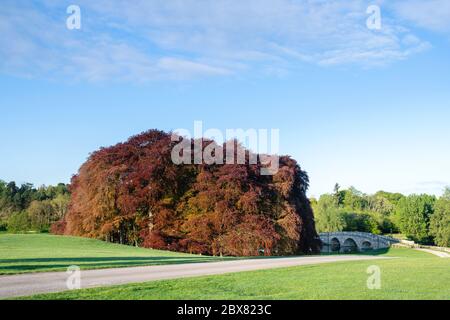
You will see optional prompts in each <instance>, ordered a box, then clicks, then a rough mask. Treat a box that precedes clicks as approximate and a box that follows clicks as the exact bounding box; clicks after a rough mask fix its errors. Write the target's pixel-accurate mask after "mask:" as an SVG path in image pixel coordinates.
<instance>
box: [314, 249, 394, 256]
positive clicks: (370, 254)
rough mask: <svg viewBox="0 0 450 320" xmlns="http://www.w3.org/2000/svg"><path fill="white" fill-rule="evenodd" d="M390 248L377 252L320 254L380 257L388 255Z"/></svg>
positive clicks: (323, 254)
mask: <svg viewBox="0 0 450 320" xmlns="http://www.w3.org/2000/svg"><path fill="white" fill-rule="evenodd" d="M389 251H390V248H386V249H378V250H366V251H360V252H350V253H342V252H331V253H326V252H325V253H322V254H321V255H322V256H341V255H359V256H361V255H362V256H380V255H384V254H387V253H389Z"/></svg>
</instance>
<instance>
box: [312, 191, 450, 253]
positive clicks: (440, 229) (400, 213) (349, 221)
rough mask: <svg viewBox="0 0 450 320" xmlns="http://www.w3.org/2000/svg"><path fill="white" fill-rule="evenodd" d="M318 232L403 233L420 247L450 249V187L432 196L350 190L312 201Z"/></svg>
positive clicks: (335, 192)
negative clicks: (433, 246)
mask: <svg viewBox="0 0 450 320" xmlns="http://www.w3.org/2000/svg"><path fill="white" fill-rule="evenodd" d="M311 202H312V206H313V209H314V214H315V220H316V227H317V231H318V232H332V231H361V232H370V233H374V234H390V233H402V234H403V235H404V236H406V237H407V238H408V239H410V240H414V241H416V242H417V243H421V244H436V245H438V246H444V247H449V246H450V188H446V190H445V191H444V194H443V195H442V196H441V197H440V198H437V197H435V196H431V195H427V194H421V195H416V194H413V195H409V196H404V195H402V194H400V193H389V192H384V191H379V192H377V193H375V194H373V195H367V194H364V193H362V192H360V191H358V190H356V189H355V188H353V187H351V188H349V189H348V190H341V188H340V186H339V185H338V184H336V186H335V189H334V192H333V193H331V194H324V195H322V196H321V197H320V198H319V200H316V199H311Z"/></svg>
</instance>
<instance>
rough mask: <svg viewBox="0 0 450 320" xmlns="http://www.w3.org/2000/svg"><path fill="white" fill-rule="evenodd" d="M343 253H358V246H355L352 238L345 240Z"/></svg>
mask: <svg viewBox="0 0 450 320" xmlns="http://www.w3.org/2000/svg"><path fill="white" fill-rule="evenodd" d="M344 252H345V253H350V252H358V245H357V244H356V241H355V240H353V238H347V240H345V241H344Z"/></svg>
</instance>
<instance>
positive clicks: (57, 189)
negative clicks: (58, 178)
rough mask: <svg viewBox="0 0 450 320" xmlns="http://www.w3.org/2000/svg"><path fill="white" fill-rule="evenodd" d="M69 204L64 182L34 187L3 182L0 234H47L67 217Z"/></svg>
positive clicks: (0, 194)
mask: <svg viewBox="0 0 450 320" xmlns="http://www.w3.org/2000/svg"><path fill="white" fill-rule="evenodd" d="M69 202H70V193H69V190H68V186H67V185H65V184H63V183H61V184H58V185H57V186H41V187H39V188H35V187H34V186H33V185H32V184H29V183H25V184H22V185H21V186H18V185H17V184H16V183H15V182H9V183H7V182H5V181H2V180H0V231H6V230H8V231H9V232H27V231H36V232H48V231H49V230H50V228H51V226H52V225H53V224H54V223H55V222H57V221H60V220H61V219H62V218H63V217H64V216H65V215H66V213H67V210H68V205H69Z"/></svg>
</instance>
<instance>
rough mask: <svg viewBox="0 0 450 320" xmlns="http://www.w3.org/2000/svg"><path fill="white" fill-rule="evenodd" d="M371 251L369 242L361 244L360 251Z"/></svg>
mask: <svg viewBox="0 0 450 320" xmlns="http://www.w3.org/2000/svg"><path fill="white" fill-rule="evenodd" d="M372 249H373V246H372V243H370V242H369V241H363V243H362V245H361V250H363V251H368V250H372Z"/></svg>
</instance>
